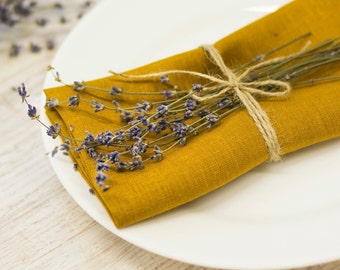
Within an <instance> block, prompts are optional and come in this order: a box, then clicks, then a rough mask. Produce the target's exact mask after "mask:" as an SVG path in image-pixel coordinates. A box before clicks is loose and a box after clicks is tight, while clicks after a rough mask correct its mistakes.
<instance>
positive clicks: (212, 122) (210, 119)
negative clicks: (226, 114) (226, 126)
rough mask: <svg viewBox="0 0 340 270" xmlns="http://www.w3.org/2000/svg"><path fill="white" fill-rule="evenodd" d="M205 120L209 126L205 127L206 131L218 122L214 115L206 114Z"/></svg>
mask: <svg viewBox="0 0 340 270" xmlns="http://www.w3.org/2000/svg"><path fill="white" fill-rule="evenodd" d="M205 118H206V119H207V120H208V122H209V124H208V126H207V129H210V128H211V127H212V126H213V125H215V124H216V123H217V122H218V120H219V118H218V116H217V115H216V114H212V113H211V114H208V115H206V116H205Z"/></svg>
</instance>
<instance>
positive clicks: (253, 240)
mask: <svg viewBox="0 0 340 270" xmlns="http://www.w3.org/2000/svg"><path fill="white" fill-rule="evenodd" d="M255 2H256V4H255ZM286 2H288V0H279V1H272V0H257V1H253V0H249V1H245V0H233V1H218V0H214V1H213V0H210V1H197V0H187V1H182V0H171V1H160V0H154V1H147V0H146V1H138V0H135V1H132V0H128V1H127V0H124V1H117V0H116V1H112V0H107V1H103V2H102V3H101V4H99V5H98V6H97V7H96V8H94V10H93V11H92V12H91V13H89V14H88V15H87V16H86V17H85V18H84V19H83V20H82V21H81V22H80V24H79V25H78V26H77V27H76V29H74V31H73V32H72V33H71V35H70V36H69V37H68V39H67V40H66V41H65V43H64V44H63V46H62V47H61V49H60V50H59V52H58V53H57V56H56V58H55V59H54V61H53V66H54V67H55V68H56V69H57V70H58V71H60V72H61V74H62V77H63V78H64V79H65V80H66V81H73V80H90V79H94V78H98V77H102V76H106V75H108V73H107V71H108V70H110V69H112V70H115V71H124V70H128V69H130V68H134V67H137V66H139V65H143V64H146V63H149V62H152V61H154V60H157V59H160V58H163V57H166V56H170V55H172V54H175V53H179V52H182V51H186V50H189V49H192V48H194V47H197V46H199V45H200V44H202V43H213V42H214V41H216V40H218V39H220V38H222V37H223V36H225V35H226V34H228V33H230V32H232V31H234V30H237V29H238V28H240V27H242V26H244V25H246V24H248V23H250V22H251V21H254V20H255V19H257V18H260V17H262V16H263V15H265V14H267V13H268V12H270V11H273V10H275V9H277V8H278V7H279V6H281V5H283V4H284V3H286ZM178 7H180V8H178ZM89 37H91V38H89ZM54 85H56V83H55V82H54V80H53V79H52V78H51V76H49V75H47V78H46V82H45V87H50V86H54ZM42 112H43V110H42ZM42 116H43V117H44V118H45V116H44V115H42ZM45 120H46V118H45ZM43 133H44V136H43V138H44V142H45V145H46V147H47V149H49V150H51V149H53V147H54V145H55V144H56V142H55V141H51V140H50V139H49V138H48V137H47V136H45V130H44V131H43ZM339 160H340V139H335V140H332V141H329V142H325V143H321V144H319V145H316V146H313V147H310V148H308V149H304V150H302V151H299V152H296V153H294V154H291V155H289V156H287V157H286V158H285V160H284V161H283V162H280V163H278V164H271V165H262V166H260V167H258V168H256V169H254V170H253V171H251V172H250V173H248V174H246V175H244V176H242V177H240V178H239V179H237V180H236V181H234V182H233V183H231V184H228V185H226V186H225V187H223V188H221V189H219V190H217V191H215V192H212V193H210V194H209V195H207V196H204V197H203V198H201V199H198V200H195V201H194V202H192V203H189V204H187V205H185V206H183V207H179V208H177V209H175V210H173V211H170V212H168V213H166V214H163V215H160V216H157V217H155V218H152V219H149V220H147V221H145V222H142V223H139V224H136V225H133V226H130V227H128V228H125V229H121V230H118V229H116V228H115V227H114V225H113V224H112V222H111V220H110V218H109V217H108V215H107V214H106V212H105V210H104V208H103V207H102V205H101V204H100V203H99V202H98V201H97V199H96V197H95V196H90V195H89V194H88V187H87V185H86V184H85V181H84V180H83V179H82V178H81V177H80V176H79V175H78V173H76V172H74V171H73V169H72V165H71V162H70V160H68V159H65V158H64V159H62V158H61V155H60V156H58V157H55V158H53V159H51V163H52V165H53V167H54V169H55V171H56V174H57V175H58V177H59V179H60V181H61V182H62V184H63V185H64V186H65V188H66V190H67V191H68V192H69V193H70V195H71V196H72V197H73V198H74V199H75V201H76V202H77V203H78V204H79V205H80V206H81V207H82V208H83V209H84V210H85V211H86V212H87V213H88V214H89V215H90V216H91V217H93V218H94V219H95V220H96V221H97V222H98V223H100V224H101V225H103V226H104V227H105V228H107V229H108V230H110V231H111V232H113V233H114V234H116V235H118V236H120V237H122V238H123V239H125V240H127V241H129V242H131V243H133V244H135V245H137V246H139V247H141V248H144V249H146V250H148V251H151V252H154V253H157V254H160V255H162V256H165V257H168V258H172V259H175V260H179V261H183V262H187V263H192V264H196V265H202V266H210V267H218V268H233V269H276V268H288V267H299V266H306V265H311V264H316V263H322V262H328V261H331V260H335V259H339V258H340V229H339V228H340V196H339V191H340V181H339V180H340V166H339Z"/></svg>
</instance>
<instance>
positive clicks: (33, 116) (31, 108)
mask: <svg viewBox="0 0 340 270" xmlns="http://www.w3.org/2000/svg"><path fill="white" fill-rule="evenodd" d="M27 107H28V109H27V114H28V116H29V117H31V119H37V118H38V117H39V115H37V108H36V107H35V106H33V105H31V104H27Z"/></svg>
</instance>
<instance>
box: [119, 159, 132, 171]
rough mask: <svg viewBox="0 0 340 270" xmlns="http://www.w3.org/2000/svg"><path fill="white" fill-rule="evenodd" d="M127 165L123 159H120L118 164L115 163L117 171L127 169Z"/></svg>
mask: <svg viewBox="0 0 340 270" xmlns="http://www.w3.org/2000/svg"><path fill="white" fill-rule="evenodd" d="M128 167H129V164H128V163H127V162H125V161H120V162H119V163H118V164H117V171H119V172H124V171H126V170H127V169H128Z"/></svg>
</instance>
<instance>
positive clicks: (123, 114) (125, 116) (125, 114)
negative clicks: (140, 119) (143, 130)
mask: <svg viewBox="0 0 340 270" xmlns="http://www.w3.org/2000/svg"><path fill="white" fill-rule="evenodd" d="M132 119H133V115H132V113H131V112H129V111H127V110H121V111H120V120H121V121H123V122H126V123H129V122H130V121H131V120H132Z"/></svg>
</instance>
